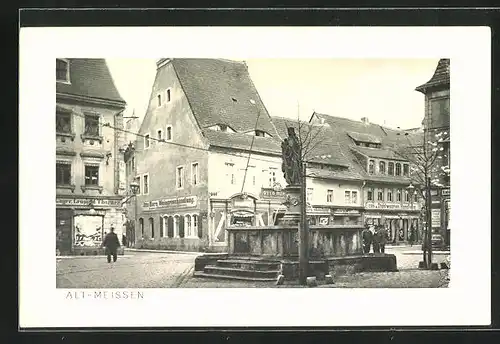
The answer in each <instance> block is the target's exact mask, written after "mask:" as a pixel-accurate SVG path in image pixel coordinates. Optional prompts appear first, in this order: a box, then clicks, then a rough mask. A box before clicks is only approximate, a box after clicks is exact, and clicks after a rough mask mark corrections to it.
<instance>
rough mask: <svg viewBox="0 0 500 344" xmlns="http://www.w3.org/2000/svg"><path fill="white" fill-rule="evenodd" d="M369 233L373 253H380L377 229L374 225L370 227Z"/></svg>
mask: <svg viewBox="0 0 500 344" xmlns="http://www.w3.org/2000/svg"><path fill="white" fill-rule="evenodd" d="M370 232H372V238H373V239H372V245H373V253H380V244H379V242H380V238H379V235H378V231H377V227H375V226H374V225H371V226H370Z"/></svg>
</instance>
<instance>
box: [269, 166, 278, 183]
mask: <svg viewBox="0 0 500 344" xmlns="http://www.w3.org/2000/svg"><path fill="white" fill-rule="evenodd" d="M274 184H276V170H275V169H273V168H269V187H270V188H272V187H274Z"/></svg>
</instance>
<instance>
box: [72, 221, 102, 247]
mask: <svg viewBox="0 0 500 344" xmlns="http://www.w3.org/2000/svg"><path fill="white" fill-rule="evenodd" d="M103 219H104V217H103V216H87V215H78V216H75V246H78V247H98V246H100V245H101V243H102V239H103V233H102V227H103V221H104V220H103Z"/></svg>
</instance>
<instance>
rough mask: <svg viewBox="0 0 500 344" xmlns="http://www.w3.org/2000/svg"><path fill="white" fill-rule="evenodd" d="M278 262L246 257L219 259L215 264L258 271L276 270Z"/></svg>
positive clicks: (278, 267)
mask: <svg viewBox="0 0 500 344" xmlns="http://www.w3.org/2000/svg"><path fill="white" fill-rule="evenodd" d="M280 265H281V263H280V262H276V261H267V262H266V261H258V260H247V259H220V260H218V261H217V266H220V267H229V268H236V269H244V270H259V271H277V270H279V269H280Z"/></svg>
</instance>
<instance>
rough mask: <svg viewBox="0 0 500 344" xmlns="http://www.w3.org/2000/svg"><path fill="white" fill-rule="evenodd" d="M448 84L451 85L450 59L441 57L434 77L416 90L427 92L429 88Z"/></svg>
mask: <svg viewBox="0 0 500 344" xmlns="http://www.w3.org/2000/svg"><path fill="white" fill-rule="evenodd" d="M447 85H448V86H449V85H450V59H440V60H439V62H438V65H437V67H436V70H435V71H434V75H433V76H432V78H431V79H430V80H429V81H427V82H426V83H425V84H423V85H420V86H418V87H417V88H415V90H416V91H419V92H422V93H426V91H427V89H429V88H433V87H439V86H447Z"/></svg>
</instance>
